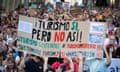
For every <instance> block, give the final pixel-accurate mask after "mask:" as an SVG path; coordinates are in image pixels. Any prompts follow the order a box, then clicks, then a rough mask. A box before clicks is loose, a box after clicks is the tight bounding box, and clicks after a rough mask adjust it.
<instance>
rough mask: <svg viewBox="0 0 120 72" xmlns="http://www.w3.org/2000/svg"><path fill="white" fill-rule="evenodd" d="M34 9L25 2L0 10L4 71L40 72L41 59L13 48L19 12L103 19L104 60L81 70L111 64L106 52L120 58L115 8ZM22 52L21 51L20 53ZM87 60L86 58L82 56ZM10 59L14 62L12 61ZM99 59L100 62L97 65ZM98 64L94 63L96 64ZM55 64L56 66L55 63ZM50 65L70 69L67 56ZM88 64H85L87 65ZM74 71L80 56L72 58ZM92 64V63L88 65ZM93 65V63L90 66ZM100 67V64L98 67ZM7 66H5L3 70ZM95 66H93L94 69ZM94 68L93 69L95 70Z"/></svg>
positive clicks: (0, 52) (42, 16) (60, 18)
mask: <svg viewBox="0 0 120 72" xmlns="http://www.w3.org/2000/svg"><path fill="white" fill-rule="evenodd" d="M48 9H49V10H47V8H43V7H41V8H37V9H33V8H31V7H28V8H25V7H24V5H20V6H18V8H16V9H15V10H11V11H6V10H5V9H3V10H2V11H1V13H0V15H1V17H0V61H1V62H0V70H1V72H4V70H6V71H7V72H18V71H19V72H43V68H44V67H43V65H44V62H43V61H42V60H41V59H40V58H39V57H36V56H30V55H29V54H28V55H27V57H26V55H24V52H20V51H19V50H15V49H16V48H17V40H18V37H17V29H18V20H19V15H25V16H29V17H36V18H39V19H43V20H49V21H96V22H106V23H107V24H106V26H107V27H106V30H107V31H106V39H105V42H104V45H105V48H106V49H105V50H104V51H105V53H104V54H105V56H104V57H106V58H107V59H106V61H105V60H104V59H101V58H96V59H92V60H90V61H91V62H89V61H88V63H86V62H85V63H84V64H83V66H84V67H83V72H87V71H90V72H96V71H97V70H98V71H101V72H103V71H105V70H106V68H107V67H108V65H109V64H110V59H109V54H108V55H107V53H106V50H107V52H108V53H112V57H113V58H120V48H119V47H120V16H119V15H117V14H114V10H111V9H110V8H105V9H104V8H103V9H100V10H99V9H97V8H96V9H93V10H90V9H88V8H86V9H84V8H79V10H76V12H75V11H72V9H74V7H72V8H70V9H68V10H65V9H62V8H61V9H54V8H51V9H50V8H48ZM20 53H22V54H20ZM85 60H86V58H85ZM12 62H13V63H12ZM99 62H101V63H100V64H99ZM94 63H96V64H99V65H98V66H95V65H96V64H94ZM54 64H55V65H57V66H55V65H54ZM54 64H53V65H52V66H50V67H51V68H52V70H51V71H53V70H54V71H55V70H56V69H58V71H62V72H64V71H68V72H69V71H70V69H71V68H70V64H69V60H68V59H67V58H64V60H63V64H61V63H59V62H55V63H54ZM87 64H88V65H87ZM73 65H74V72H79V71H78V65H79V59H73ZM91 65H92V66H91ZM93 65H94V66H93ZM101 66H103V67H101ZM4 68H6V69H4ZM95 68H96V69H95ZM94 69H95V70H94Z"/></svg>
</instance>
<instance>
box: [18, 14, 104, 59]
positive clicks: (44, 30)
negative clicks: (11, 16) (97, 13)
mask: <svg viewBox="0 0 120 72" xmlns="http://www.w3.org/2000/svg"><path fill="white" fill-rule="evenodd" d="M104 32H105V23H97V22H79V21H47V20H40V19H38V18H32V17H26V16H20V17H19V24H18V46H19V50H22V51H28V52H30V53H33V54H36V55H39V56H48V57H49V56H50V57H51V56H53V57H58V56H63V57H64V56H68V57H71V56H76V55H82V56H87V57H95V55H96V49H99V48H102V44H103V40H104Z"/></svg>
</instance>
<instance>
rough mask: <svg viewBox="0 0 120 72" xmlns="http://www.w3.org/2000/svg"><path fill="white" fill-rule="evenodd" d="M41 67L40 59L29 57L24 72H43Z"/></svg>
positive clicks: (33, 56)
mask: <svg viewBox="0 0 120 72" xmlns="http://www.w3.org/2000/svg"><path fill="white" fill-rule="evenodd" d="M43 65H44V63H43V61H41V59H40V57H38V56H35V55H31V57H30V59H28V61H26V62H25V72H43V69H44V67H43Z"/></svg>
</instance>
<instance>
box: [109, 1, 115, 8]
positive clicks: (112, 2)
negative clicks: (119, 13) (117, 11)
mask: <svg viewBox="0 0 120 72" xmlns="http://www.w3.org/2000/svg"><path fill="white" fill-rule="evenodd" d="M110 3H111V6H112V9H113V7H114V4H115V0H110Z"/></svg>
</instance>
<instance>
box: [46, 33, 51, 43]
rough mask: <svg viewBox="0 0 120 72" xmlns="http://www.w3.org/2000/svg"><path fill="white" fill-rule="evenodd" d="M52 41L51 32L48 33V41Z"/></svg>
mask: <svg viewBox="0 0 120 72" xmlns="http://www.w3.org/2000/svg"><path fill="white" fill-rule="evenodd" d="M50 40H51V32H48V35H47V41H50Z"/></svg>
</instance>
